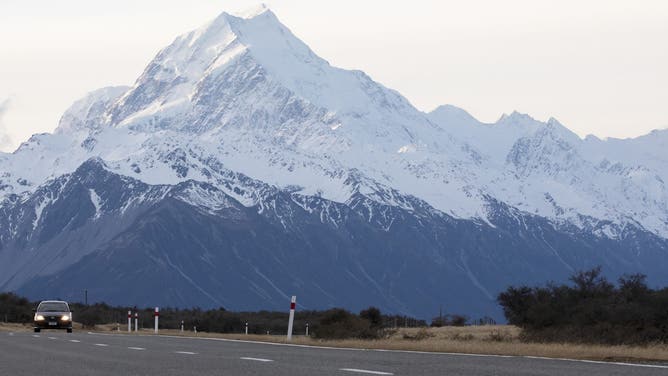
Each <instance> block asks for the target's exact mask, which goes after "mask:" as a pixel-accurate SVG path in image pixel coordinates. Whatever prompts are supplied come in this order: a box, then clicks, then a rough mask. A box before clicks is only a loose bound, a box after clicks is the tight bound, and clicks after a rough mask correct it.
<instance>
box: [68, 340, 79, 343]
mask: <svg viewBox="0 0 668 376" xmlns="http://www.w3.org/2000/svg"><path fill="white" fill-rule="evenodd" d="M70 342H74V343H79V342H81V341H79V340H78V339H71V340H70Z"/></svg>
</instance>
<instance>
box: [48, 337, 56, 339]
mask: <svg viewBox="0 0 668 376" xmlns="http://www.w3.org/2000/svg"><path fill="white" fill-rule="evenodd" d="M49 339H58V338H56V337H49Z"/></svg>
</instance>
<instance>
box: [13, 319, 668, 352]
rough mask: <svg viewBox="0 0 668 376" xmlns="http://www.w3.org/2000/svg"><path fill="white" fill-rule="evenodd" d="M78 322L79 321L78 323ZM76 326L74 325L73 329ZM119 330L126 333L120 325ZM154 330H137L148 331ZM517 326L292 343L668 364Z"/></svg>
mask: <svg viewBox="0 0 668 376" xmlns="http://www.w3.org/2000/svg"><path fill="white" fill-rule="evenodd" d="M77 326H78V325H77ZM77 326H75V328H77ZM120 329H121V331H120V332H119V333H121V334H124V333H127V332H125V331H124V326H122V325H121V326H120ZM31 330H32V327H31V326H30V325H21V324H4V323H0V331H15V332H19V331H31ZM94 330H95V331H99V332H109V331H114V332H115V331H116V324H112V325H98V326H96V327H95V328H94ZM152 332H153V331H152V330H143V331H140V332H139V333H140V334H151V333H152ZM519 333H520V330H519V329H518V328H517V327H514V326H503V325H495V326H466V327H443V328H426V329H418V328H407V329H403V328H402V329H398V330H396V331H394V332H393V333H390V335H389V336H388V338H385V339H381V340H357V339H349V340H331V341H327V340H316V339H312V338H308V337H305V336H294V337H293V340H292V342H291V343H293V344H301V345H313V346H328V347H348V348H363V349H387V350H410V351H427V352H447V353H465V354H490V355H516V356H542V357H549V358H569V359H586V360H603V361H629V362H657V361H658V362H668V345H663V344H656V345H648V346H604V345H581V344H570V343H524V342H521V341H520V340H519ZM160 334H163V335H173V336H188V337H192V336H195V334H194V333H193V332H190V331H186V332H184V333H181V332H180V331H179V330H164V329H161V330H160ZM197 336H198V337H210V338H225V339H237V340H248V341H261V342H273V343H286V340H285V336H277V335H256V334H250V335H244V334H221V333H205V332H199V333H197Z"/></svg>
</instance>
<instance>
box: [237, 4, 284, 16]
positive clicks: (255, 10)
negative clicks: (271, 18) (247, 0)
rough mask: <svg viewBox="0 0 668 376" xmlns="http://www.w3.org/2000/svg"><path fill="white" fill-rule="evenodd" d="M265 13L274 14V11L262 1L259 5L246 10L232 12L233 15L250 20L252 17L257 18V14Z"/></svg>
mask: <svg viewBox="0 0 668 376" xmlns="http://www.w3.org/2000/svg"><path fill="white" fill-rule="evenodd" d="M264 13H268V14H271V15H273V14H274V13H273V12H272V11H271V10H270V9H269V6H267V4H264V3H261V4H258V5H256V6H254V7H250V8H247V9H244V10H242V11H240V12H238V13H234V14H232V15H233V16H235V17H239V18H243V19H247V20H248V19H251V18H255V17H257V16H260V15H262V14H264Z"/></svg>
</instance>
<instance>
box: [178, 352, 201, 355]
mask: <svg viewBox="0 0 668 376" xmlns="http://www.w3.org/2000/svg"><path fill="white" fill-rule="evenodd" d="M174 353H175V354H185V355H197V353H195V352H191V351H174Z"/></svg>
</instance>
